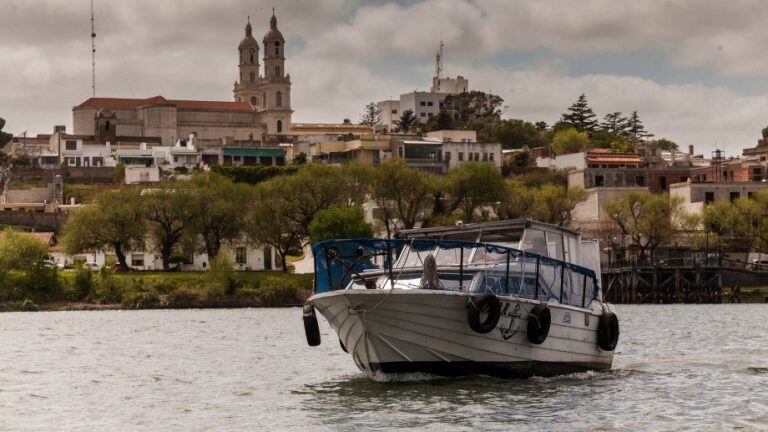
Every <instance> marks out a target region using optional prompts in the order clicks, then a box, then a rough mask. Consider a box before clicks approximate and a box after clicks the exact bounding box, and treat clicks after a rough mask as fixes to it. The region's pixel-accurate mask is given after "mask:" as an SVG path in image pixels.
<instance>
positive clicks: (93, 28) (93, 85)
mask: <svg viewBox="0 0 768 432" xmlns="http://www.w3.org/2000/svg"><path fill="white" fill-rule="evenodd" d="M91 92H92V93H93V97H96V26H95V25H94V19H93V0H91Z"/></svg>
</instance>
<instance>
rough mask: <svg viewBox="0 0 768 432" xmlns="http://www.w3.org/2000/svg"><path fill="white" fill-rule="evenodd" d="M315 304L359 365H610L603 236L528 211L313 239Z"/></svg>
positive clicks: (307, 311)
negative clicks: (383, 234)
mask: <svg viewBox="0 0 768 432" xmlns="http://www.w3.org/2000/svg"><path fill="white" fill-rule="evenodd" d="M312 252H313V254H314V261H315V281H314V292H313V295H312V296H311V297H310V298H309V299H308V301H307V303H306V304H305V305H304V309H303V321H304V328H305V334H306V338H307V342H308V343H309V345H311V346H316V345H319V344H320V331H319V327H318V322H317V314H316V312H315V311H318V312H319V313H320V314H321V315H322V316H323V317H325V319H326V320H327V321H328V323H329V324H330V327H331V328H332V329H333V330H334V331H335V332H336V334H337V335H338V337H339V344H340V346H341V348H342V349H343V350H344V351H346V352H348V353H349V354H351V356H352V359H353V361H354V363H355V364H356V365H357V367H358V368H359V369H360V370H362V371H364V372H372V373H378V372H381V373H385V374H390V373H414V372H422V373H427V374H432V375H442V376H457V375H467V374H483V375H491V376H500V377H511V378H528V377H531V376H554V375H561V374H569V373H576V372H584V371H590V370H604V369H610V367H611V365H612V363H613V355H614V351H615V348H616V344H617V343H618V339H619V322H618V317H617V316H616V313H615V311H614V310H613V309H612V307H611V306H610V305H608V304H606V303H605V302H604V301H603V298H602V292H601V289H600V280H599V277H598V276H599V274H600V260H599V245H598V242H597V241H596V240H590V239H582V238H581V235H580V233H579V232H577V231H574V230H570V229H568V228H564V227H560V226H555V225H550V224H545V223H541V222H536V221H533V220H527V219H515V220H506V221H494V222H483V223H471V224H464V225H457V226H451V227H434V228H424V229H412V230H406V231H402V232H400V233H399V234H398V236H397V238H394V239H378V238H371V239H343V240H342V239H339V240H326V241H322V242H319V243H316V244H314V245H313V246H312Z"/></svg>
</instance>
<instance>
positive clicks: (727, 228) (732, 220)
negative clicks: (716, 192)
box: [702, 201, 752, 251]
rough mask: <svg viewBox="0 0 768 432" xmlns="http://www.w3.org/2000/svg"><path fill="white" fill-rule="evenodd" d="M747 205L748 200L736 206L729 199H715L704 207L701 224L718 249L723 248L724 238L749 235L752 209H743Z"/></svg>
mask: <svg viewBox="0 0 768 432" xmlns="http://www.w3.org/2000/svg"><path fill="white" fill-rule="evenodd" d="M747 205H749V203H748V202H744V203H743V204H742V205H741V206H737V205H735V204H734V203H732V202H730V201H715V202H713V203H710V204H708V205H707V206H706V207H704V211H703V214H702V225H703V226H704V230H705V231H706V232H708V233H710V234H712V235H713V237H714V238H715V240H716V241H717V243H718V249H719V250H720V251H722V250H723V243H724V240H725V239H731V240H733V239H736V238H740V237H748V236H749V234H750V230H751V228H752V224H751V217H750V216H751V213H752V211H749V210H747V211H745V210H746V208H745V207H747ZM750 210H752V209H750Z"/></svg>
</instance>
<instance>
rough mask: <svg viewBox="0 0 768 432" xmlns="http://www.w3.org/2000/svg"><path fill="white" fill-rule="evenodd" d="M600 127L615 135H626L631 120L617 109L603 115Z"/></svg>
mask: <svg viewBox="0 0 768 432" xmlns="http://www.w3.org/2000/svg"><path fill="white" fill-rule="evenodd" d="M600 128H601V129H602V130H604V131H605V132H608V133H610V134H613V135H618V136H626V134H627V129H628V128H629V121H628V120H627V118H626V117H624V116H623V115H622V114H621V113H620V112H618V111H616V112H612V113H608V114H606V115H605V116H603V122H602V123H600Z"/></svg>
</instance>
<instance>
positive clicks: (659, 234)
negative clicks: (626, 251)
mask: <svg viewBox="0 0 768 432" xmlns="http://www.w3.org/2000/svg"><path fill="white" fill-rule="evenodd" d="M681 203H682V201H681V200H680V199H679V197H669V196H668V195H666V194H651V193H649V192H630V193H628V194H626V195H623V196H618V197H615V198H612V199H610V200H608V201H607V202H606V203H605V204H604V205H603V210H604V212H605V214H606V216H607V218H608V220H610V221H611V222H612V223H613V224H615V226H617V227H618V228H619V230H620V231H621V232H622V234H623V235H624V236H625V237H627V238H628V239H630V241H631V242H632V244H634V245H635V246H636V247H637V248H638V250H639V255H640V258H641V259H644V258H645V257H646V252H649V254H648V258H649V259H650V261H651V263H653V262H654V251H655V250H656V248H658V247H659V246H660V245H661V244H663V243H664V242H667V241H669V240H670V239H671V238H672V236H673V235H674V234H675V232H676V228H677V227H676V226H675V223H674V221H675V220H677V219H678V218H677V217H676V215H677V214H678V213H679V212H680V211H681Z"/></svg>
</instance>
